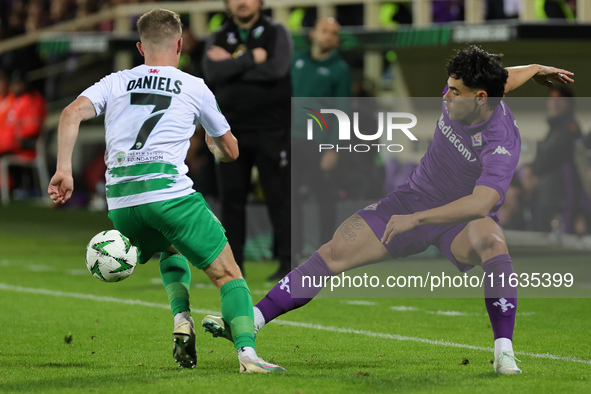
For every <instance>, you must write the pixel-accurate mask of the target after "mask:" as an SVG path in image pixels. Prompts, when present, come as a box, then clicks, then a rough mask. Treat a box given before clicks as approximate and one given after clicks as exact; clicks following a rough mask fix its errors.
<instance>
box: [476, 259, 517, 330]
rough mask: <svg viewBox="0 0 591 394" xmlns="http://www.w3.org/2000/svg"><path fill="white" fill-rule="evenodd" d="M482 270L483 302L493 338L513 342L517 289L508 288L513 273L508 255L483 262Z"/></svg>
mask: <svg viewBox="0 0 591 394" xmlns="http://www.w3.org/2000/svg"><path fill="white" fill-rule="evenodd" d="M482 269H483V270H484V272H485V273H486V275H485V282H484V302H485V303H486V310H487V312H488V316H489V318H490V324H491V326H492V329H493V334H494V337H495V339H498V338H509V339H510V340H513V328H514V327H515V312H516V311H517V288H516V287H510V286H509V275H511V274H513V273H514V271H513V265H512V264H511V257H510V256H509V255H508V254H501V255H499V256H495V257H493V258H492V259H489V260H486V261H485V262H483V263H482ZM491 274H492V283H491V276H490V275H491ZM503 277H504V278H503ZM503 285H504V286H503Z"/></svg>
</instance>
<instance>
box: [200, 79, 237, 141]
mask: <svg viewBox="0 0 591 394" xmlns="http://www.w3.org/2000/svg"><path fill="white" fill-rule="evenodd" d="M198 119H199V123H201V125H202V126H203V128H204V129H205V132H206V133H207V134H209V135H210V136H212V137H221V136H222V135H224V134H226V133H227V132H228V131H229V130H230V125H229V124H228V121H227V120H226V117H225V116H224V115H223V114H222V112H221V110H220V107H219V106H218V103H217V102H216V100H215V96H214V95H213V93H212V92H211V90H209V88H208V87H207V85H205V84H204V85H203V97H202V101H201V111H200V113H199V116H198Z"/></svg>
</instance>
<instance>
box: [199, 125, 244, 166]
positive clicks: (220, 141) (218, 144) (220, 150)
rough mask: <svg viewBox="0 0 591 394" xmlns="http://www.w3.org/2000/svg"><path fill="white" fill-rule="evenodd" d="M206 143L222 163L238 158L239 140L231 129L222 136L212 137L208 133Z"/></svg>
mask: <svg viewBox="0 0 591 394" xmlns="http://www.w3.org/2000/svg"><path fill="white" fill-rule="evenodd" d="M205 143H207V147H208V148H209V151H210V152H211V153H213V155H214V156H215V158H216V159H218V160H219V161H221V162H222V163H229V162H231V161H234V160H236V159H237V158H238V140H237V139H236V137H234V134H232V131H231V130H228V132H227V133H226V134H224V135H222V136H221V137H211V136H210V135H209V134H207V133H206V134H205Z"/></svg>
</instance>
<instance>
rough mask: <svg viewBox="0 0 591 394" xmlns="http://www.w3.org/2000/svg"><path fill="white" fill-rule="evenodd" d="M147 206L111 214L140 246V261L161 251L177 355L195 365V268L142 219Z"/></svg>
mask: <svg viewBox="0 0 591 394" xmlns="http://www.w3.org/2000/svg"><path fill="white" fill-rule="evenodd" d="M142 211H144V208H142V206H139V207H131V208H121V209H114V210H111V211H110V212H109V218H110V219H111V221H112V222H113V224H114V226H115V228H116V229H118V230H119V231H121V233H123V234H124V235H126V236H127V237H128V238H129V240H130V242H131V243H132V244H133V245H134V246H136V247H137V248H138V261H139V263H140V264H144V263H146V262H147V261H148V260H149V259H150V258H151V257H152V256H153V255H154V254H155V253H157V252H162V251H163V250H166V252H162V253H161V254H160V262H159V267H160V275H161V278H162V284H163V285H164V289H165V290H166V294H167V295H168V300H169V302H170V309H171V310H172V315H173V317H174V329H173V341H174V345H173V357H174V360H175V362H176V363H177V364H178V365H179V366H180V367H183V368H195V365H196V364H197V353H196V351H195V331H194V329H193V326H194V324H193V319H192V318H191V314H190V313H191V308H190V302H189V287H190V284H191V269H190V267H189V262H188V260H187V258H186V257H185V256H183V255H181V254H180V253H179V252H178V251H177V250H176V249H175V248H174V247H171V246H170V241H168V240H167V239H166V237H164V236H163V235H162V234H161V233H160V232H159V231H157V230H155V229H153V228H150V227H147V226H146V225H145V223H144V222H143V221H142V220H141V219H140V216H141V215H142Z"/></svg>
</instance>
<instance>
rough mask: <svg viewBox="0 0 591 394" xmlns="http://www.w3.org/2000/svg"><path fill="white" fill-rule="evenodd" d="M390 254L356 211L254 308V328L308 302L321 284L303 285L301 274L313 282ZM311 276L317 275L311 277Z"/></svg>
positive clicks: (382, 258)
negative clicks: (328, 239)
mask: <svg viewBox="0 0 591 394" xmlns="http://www.w3.org/2000/svg"><path fill="white" fill-rule="evenodd" d="M389 256H390V254H389V252H388V250H387V249H386V248H385V247H384V245H383V244H382V243H381V242H380V240H379V239H378V237H377V236H376V234H375V233H374V231H373V230H372V229H371V227H370V226H369V225H368V224H367V223H366V221H365V220H364V219H362V218H361V216H359V215H358V214H354V215H352V216H351V217H349V218H348V219H347V220H345V221H344V222H343V223H342V224H341V225H340V226H339V228H338V229H337V230H336V232H335V233H334V235H333V238H332V239H331V240H330V241H329V242H327V243H326V244H324V245H322V246H321V247H320V248H319V249H318V251H317V252H315V253H314V254H313V255H312V256H311V257H310V258H309V259H308V260H307V261H306V262H305V263H303V264H302V265H300V266H299V267H297V268H295V269H293V270H292V271H291V272H290V273H288V274H287V275H286V276H285V277H283V279H281V280H280V281H279V283H277V284H276V285H275V287H273V288H272V289H271V290H270V291H269V292H268V293H267V295H266V296H265V297H264V298H263V299H262V300H261V301H259V303H258V304H257V305H256V307H255V328H256V330H259V329H260V328H261V327H262V326H263V325H265V324H266V323H268V322H270V321H271V320H273V319H275V318H276V317H277V316H280V315H282V314H284V313H286V312H289V311H291V310H293V309H296V308H300V307H302V306H304V305H306V304H307V303H308V302H310V301H311V300H312V299H313V298H314V297H315V296H316V295H317V294H318V293H319V292H320V290H322V288H323V287H313V286H309V287H304V286H303V282H302V277H310V278H312V281H311V282H312V283H316V284H320V283H324V284H325V282H326V280H324V279H326V278H327V277H330V276H332V275H334V274H338V273H341V272H344V271H347V270H349V269H352V268H355V267H360V266H363V265H367V264H371V263H375V262H377V261H382V260H384V259H386V258H388V257H389ZM313 278H316V280H314V279H313Z"/></svg>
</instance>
